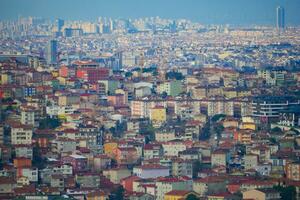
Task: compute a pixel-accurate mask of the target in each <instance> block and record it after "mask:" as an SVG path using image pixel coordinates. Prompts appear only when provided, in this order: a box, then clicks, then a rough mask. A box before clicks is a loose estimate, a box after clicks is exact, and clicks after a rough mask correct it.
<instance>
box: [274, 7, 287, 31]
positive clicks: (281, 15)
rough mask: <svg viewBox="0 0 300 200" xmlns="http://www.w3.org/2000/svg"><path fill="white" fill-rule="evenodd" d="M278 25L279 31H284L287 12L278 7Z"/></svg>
mask: <svg viewBox="0 0 300 200" xmlns="http://www.w3.org/2000/svg"><path fill="white" fill-rule="evenodd" d="M276 22H277V23H276V25H277V29H278V30H283V29H284V28H285V12H284V8H283V7H281V6H278V7H277V9H276Z"/></svg>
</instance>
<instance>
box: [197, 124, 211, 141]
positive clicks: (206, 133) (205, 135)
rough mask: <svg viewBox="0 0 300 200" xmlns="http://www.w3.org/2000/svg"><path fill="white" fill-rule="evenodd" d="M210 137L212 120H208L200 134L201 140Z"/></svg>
mask: <svg viewBox="0 0 300 200" xmlns="http://www.w3.org/2000/svg"><path fill="white" fill-rule="evenodd" d="M209 137H210V120H207V122H206V123H205V125H204V126H203V128H202V130H201V134H200V138H199V139H200V140H207V139H209Z"/></svg>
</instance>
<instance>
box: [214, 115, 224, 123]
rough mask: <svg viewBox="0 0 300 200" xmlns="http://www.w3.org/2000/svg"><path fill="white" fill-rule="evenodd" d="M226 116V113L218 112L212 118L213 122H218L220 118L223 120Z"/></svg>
mask: <svg viewBox="0 0 300 200" xmlns="http://www.w3.org/2000/svg"><path fill="white" fill-rule="evenodd" d="M224 117H226V115H224V114H217V115H214V116H213V117H212V118H211V121H212V122H218V121H219V120H222V119H223V118H224Z"/></svg>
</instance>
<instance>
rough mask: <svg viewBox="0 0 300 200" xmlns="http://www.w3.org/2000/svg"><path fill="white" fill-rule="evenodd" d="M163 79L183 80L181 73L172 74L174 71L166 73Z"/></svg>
mask: <svg viewBox="0 0 300 200" xmlns="http://www.w3.org/2000/svg"><path fill="white" fill-rule="evenodd" d="M165 78H166V79H176V80H183V79H184V76H183V75H182V73H180V72H174V71H171V72H167V73H166V75H165Z"/></svg>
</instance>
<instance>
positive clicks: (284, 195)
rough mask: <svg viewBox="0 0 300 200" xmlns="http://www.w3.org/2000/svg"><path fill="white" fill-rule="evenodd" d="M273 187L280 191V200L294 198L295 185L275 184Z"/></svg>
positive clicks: (293, 199)
mask: <svg viewBox="0 0 300 200" xmlns="http://www.w3.org/2000/svg"><path fill="white" fill-rule="evenodd" d="M274 189H275V190H276V191H278V192H280V196H281V199H282V200H296V199H297V198H296V188H295V186H287V187H283V186H281V185H278V186H275V187H274Z"/></svg>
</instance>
